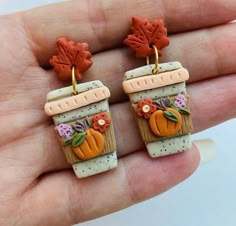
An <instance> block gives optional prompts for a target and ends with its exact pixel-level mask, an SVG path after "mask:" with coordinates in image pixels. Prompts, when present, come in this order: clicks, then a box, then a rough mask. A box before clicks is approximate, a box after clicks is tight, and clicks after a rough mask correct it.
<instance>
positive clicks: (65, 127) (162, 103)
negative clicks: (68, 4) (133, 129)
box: [45, 17, 192, 178]
mask: <svg viewBox="0 0 236 226" xmlns="http://www.w3.org/2000/svg"><path fill="white" fill-rule="evenodd" d="M132 22H133V24H132V26H131V31H132V34H130V35H128V37H127V38H126V39H125V44H127V45H128V46H129V47H130V49H131V50H132V51H133V52H135V55H136V56H137V57H146V61H147V65H146V66H143V67H140V68H136V69H134V70H131V71H128V72H126V73H125V75H124V81H123V89H124V92H125V93H126V94H127V95H128V96H129V99H130V103H131V106H132V112H133V114H134V117H135V119H136V122H137V124H138V127H139V130H140V134H141V137H142V139H143V141H144V142H145V144H146V146H147V150H148V153H149V155H150V156H151V157H153V158H155V157H160V156H165V155H169V154H174V153H178V152H181V151H185V150H188V149H189V148H190V147H191V141H190V132H191V130H192V122H191V117H190V98H189V96H188V95H187V93H186V86H185V81H186V80H187V79H188V77H189V74H188V71H187V70H186V69H184V68H183V67H182V65H181V64H180V63H179V62H170V63H164V64H159V63H158V57H159V56H161V55H162V52H161V49H162V48H164V47H166V46H167V45H168V44H169V39H168V38H167V30H166V28H165V27H164V24H163V21H162V20H154V21H153V22H149V21H148V20H147V19H141V18H139V17H133V19H132ZM56 52H57V55H56V56H53V57H52V59H51V60H50V63H51V65H52V66H53V67H54V70H55V71H56V72H57V73H58V77H59V79H61V80H67V79H72V86H70V87H65V88H62V89H57V90H54V91H52V92H50V93H49V94H48V95H47V103H46V104H45V112H46V114H47V115H49V116H52V118H53V121H54V124H55V130H56V134H57V137H58V139H59V141H60V143H61V144H62V147H63V150H64V153H65V156H66V159H67V161H68V162H69V163H71V164H72V166H73V169H74V172H75V174H76V176H77V177H78V178H83V177H87V176H91V175H94V174H97V173H101V172H104V171H108V170H110V169H113V168H116V166H117V162H118V161H117V155H116V141H115V135H114V130H113V124H112V119H111V114H110V111H109V104H108V99H109V97H110V91H109V89H108V88H107V87H106V86H104V85H103V83H102V82H101V81H91V82H87V83H82V84H77V80H80V79H82V73H83V72H85V71H86V70H87V69H88V68H89V67H90V66H91V65H92V61H91V53H90V52H89V51H88V45H87V44H85V43H75V42H73V41H69V40H68V39H66V38H60V39H59V40H58V42H57V49H56ZM151 55H155V63H154V64H149V57H150V56H151Z"/></svg>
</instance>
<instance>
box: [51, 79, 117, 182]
mask: <svg viewBox="0 0 236 226" xmlns="http://www.w3.org/2000/svg"><path fill="white" fill-rule="evenodd" d="M102 87H104V85H103V84H102V82H100V81H92V82H88V83H82V84H78V85H77V90H78V91H79V93H82V94H86V92H89V91H91V90H95V91H96V89H100V88H102ZM71 92H72V87H65V88H62V89H58V90H54V91H52V92H50V93H49V94H48V95H47V103H53V102H54V103H56V101H58V100H65V101H66V99H67V98H70V97H71ZM101 112H106V113H107V114H110V112H109V104H108V99H107V98H106V99H102V100H99V101H98V102H93V103H90V104H88V105H86V106H81V107H79V108H76V109H71V110H66V111H64V112H60V113H58V114H54V115H52V118H53V121H54V124H55V127H56V126H58V125H59V124H61V123H71V122H74V121H76V120H80V119H83V118H85V117H92V116H93V115H96V114H98V113H101ZM104 136H105V140H106V143H109V144H108V145H109V148H107V149H109V150H108V151H106V152H103V153H101V155H100V156H97V157H96V158H93V159H89V160H84V161H82V160H80V159H78V157H77V156H76V155H75V153H74V152H73V151H72V149H71V147H70V145H67V146H65V145H63V144H62V149H63V150H64V153H65V156H66V158H67V161H68V162H69V163H70V164H72V167H73V169H74V172H75V174H76V176H77V177H78V178H84V177H88V176H92V175H95V174H98V173H101V172H104V171H108V170H110V169H113V168H115V167H116V166H117V155H116V144H115V136H114V130H113V126H112V125H111V126H110V127H109V132H106V134H105V135H104Z"/></svg>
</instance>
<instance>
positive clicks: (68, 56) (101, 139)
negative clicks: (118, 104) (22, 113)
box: [45, 38, 117, 178]
mask: <svg viewBox="0 0 236 226" xmlns="http://www.w3.org/2000/svg"><path fill="white" fill-rule="evenodd" d="M56 53H57V54H56V56H53V57H52V59H51V60H50V63H51V65H52V66H53V68H54V70H55V71H56V72H57V74H58V78H59V79H61V80H68V79H69V80H72V86H70V87H65V88H62V89H57V90H54V91H51V92H50V93H48V95H47V103H46V104H45V113H46V114H47V115H48V116H52V118H53V121H54V124H55V131H56V134H57V137H58V139H59V141H60V143H61V145H62V148H63V150H64V153H65V156H66V159H67V161H68V162H69V163H70V164H72V166H73V169H74V172H75V174H76V176H77V177H78V178H83V177H87V176H91V175H94V174H98V173H101V172H104V171H107V170H110V169H112V168H115V167H116V166H117V156H116V143H115V137H114V130H113V126H112V120H111V115H110V112H109V105H108V98H109V97H110V91H109V89H108V88H107V87H106V86H104V85H103V83H102V82H101V81H91V82H86V83H81V84H77V80H80V79H82V73H83V72H84V71H86V70H87V69H88V68H89V67H90V66H91V65H92V61H91V59H90V58H91V53H90V52H89V51H88V46H87V44H86V43H75V42H73V41H69V40H68V39H66V38H60V39H59V40H58V41H57V49H56Z"/></svg>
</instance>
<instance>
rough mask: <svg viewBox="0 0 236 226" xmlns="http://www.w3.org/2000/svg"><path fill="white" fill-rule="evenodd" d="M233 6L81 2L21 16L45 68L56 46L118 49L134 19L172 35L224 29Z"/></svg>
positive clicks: (182, 1) (215, 1)
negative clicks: (64, 42)
mask: <svg viewBox="0 0 236 226" xmlns="http://www.w3.org/2000/svg"><path fill="white" fill-rule="evenodd" d="M235 12H236V1H235V0H227V1H222V0H208V1H204V2H203V1H201V0H196V1H189V0H178V1H173V0H156V1H153V0H139V1H137V0H124V1H120V0H90V1H87V0H80V1H78V0H77V1H67V2H63V3H57V4H51V5H48V6H44V7H40V8H36V9H32V10H29V11H25V12H23V13H22V14H20V15H21V19H22V21H23V24H24V27H25V29H26V32H27V33H28V34H29V38H30V39H31V45H32V49H33V51H34V53H35V55H36V57H37V59H38V61H39V63H40V65H41V66H47V65H48V61H49V59H50V57H51V56H52V55H53V53H54V51H55V45H56V40H57V38H59V37H62V36H67V37H68V38H69V39H72V40H74V41H77V42H87V43H88V44H89V46H90V50H91V51H92V52H93V53H96V52H99V51H103V50H106V49H110V48H114V47H116V46H118V45H120V44H121V43H122V41H123V39H124V38H125V36H126V35H127V32H128V30H129V26H130V23H131V17H132V16H134V15H136V16H141V17H143V18H148V19H154V18H162V19H164V21H165V23H166V26H167V28H168V32H169V33H176V32H182V31H188V30H193V29H199V28H203V27H207V26H213V25H217V24H223V23H226V22H228V21H231V20H233V19H235Z"/></svg>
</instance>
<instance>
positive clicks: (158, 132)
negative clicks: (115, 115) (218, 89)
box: [123, 17, 192, 158]
mask: <svg viewBox="0 0 236 226" xmlns="http://www.w3.org/2000/svg"><path fill="white" fill-rule="evenodd" d="M132 21H133V24H132V26H131V31H132V34H130V35H128V37H127V38H126V39H125V44H126V45H128V46H129V47H130V49H131V50H132V51H133V52H134V53H135V55H136V57H145V58H146V61H147V65H146V66H143V67H140V68H136V69H134V70H131V71H127V72H126V73H125V76H124V77H125V79H124V82H123V89H124V91H125V93H126V94H128V96H129V99H130V102H131V105H132V109H133V113H134V117H135V119H136V122H137V124H138V127H139V130H140V133H141V136H142V139H143V140H144V142H145V143H146V146H147V150H148V152H149V155H150V156H151V157H153V158H155V157H159V156H164V155H170V154H174V153H178V152H182V151H186V150H188V149H189V148H190V147H191V141H190V132H191V131H192V121H191V117H190V98H189V95H188V94H187V93H186V85H185V81H186V80H188V78H189V73H188V71H187V70H186V69H185V68H183V67H182V65H181V63H179V62H169V63H163V64H159V56H161V55H162V51H161V49H162V48H164V47H166V46H167V45H168V44H169V39H168V38H167V30H166V28H165V27H164V23H163V21H162V20H154V21H153V22H149V21H148V20H147V19H141V18H138V17H133V19H132ZM151 55H154V56H155V63H154V64H149V57H150V56H151Z"/></svg>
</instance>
